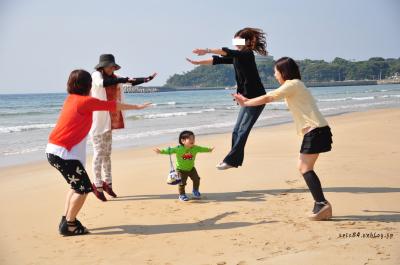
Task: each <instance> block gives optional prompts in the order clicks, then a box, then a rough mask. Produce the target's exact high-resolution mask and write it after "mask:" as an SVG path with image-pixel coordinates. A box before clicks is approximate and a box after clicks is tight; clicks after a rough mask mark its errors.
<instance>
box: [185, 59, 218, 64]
mask: <svg viewBox="0 0 400 265" xmlns="http://www.w3.org/2000/svg"><path fill="white" fill-rule="evenodd" d="M186 61H188V62H189V63H191V64H194V65H212V64H213V59H212V58H210V59H206V60H200V61H196V60H191V59H189V58H186Z"/></svg>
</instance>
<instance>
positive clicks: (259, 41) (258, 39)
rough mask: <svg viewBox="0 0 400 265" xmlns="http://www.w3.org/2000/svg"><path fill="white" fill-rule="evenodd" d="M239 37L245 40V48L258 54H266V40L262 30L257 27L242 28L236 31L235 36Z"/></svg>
mask: <svg viewBox="0 0 400 265" xmlns="http://www.w3.org/2000/svg"><path fill="white" fill-rule="evenodd" d="M236 37H240V38H242V39H245V40H246V48H247V49H250V50H253V51H255V52H256V53H258V54H260V55H263V56H265V55H267V54H268V52H267V40H266V37H265V33H264V31H262V29H257V28H243V29H241V30H239V31H238V32H236V34H235V38H236Z"/></svg>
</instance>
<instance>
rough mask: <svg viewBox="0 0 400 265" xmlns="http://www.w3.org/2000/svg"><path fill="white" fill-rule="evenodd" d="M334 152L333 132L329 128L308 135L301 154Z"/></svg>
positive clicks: (315, 130)
mask: <svg viewBox="0 0 400 265" xmlns="http://www.w3.org/2000/svg"><path fill="white" fill-rule="evenodd" d="M331 150H332V132H331V128H330V127H329V126H325V127H320V128H315V129H314V130H312V131H310V132H308V133H306V134H305V135H304V138H303V142H302V143H301V149H300V153H301V154H319V153H324V152H329V151H331Z"/></svg>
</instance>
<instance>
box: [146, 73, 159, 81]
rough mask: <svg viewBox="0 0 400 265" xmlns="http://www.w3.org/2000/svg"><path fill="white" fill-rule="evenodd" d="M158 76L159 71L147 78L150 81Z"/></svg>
mask: <svg viewBox="0 0 400 265" xmlns="http://www.w3.org/2000/svg"><path fill="white" fill-rule="evenodd" d="M156 76H157V73H153V74H152V75H151V76H149V77H147V78H146V82H149V81H151V80H153V79H154V77H156Z"/></svg>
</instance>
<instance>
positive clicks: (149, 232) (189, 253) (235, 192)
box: [0, 109, 400, 265]
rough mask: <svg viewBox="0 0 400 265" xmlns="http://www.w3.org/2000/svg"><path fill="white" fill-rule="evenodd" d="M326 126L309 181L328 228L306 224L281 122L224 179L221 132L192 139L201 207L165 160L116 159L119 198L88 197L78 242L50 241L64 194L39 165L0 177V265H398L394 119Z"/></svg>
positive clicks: (133, 152)
mask: <svg viewBox="0 0 400 265" xmlns="http://www.w3.org/2000/svg"><path fill="white" fill-rule="evenodd" d="M327 119H328V122H329V123H330V126H331V127H332V132H333V134H334V145H333V146H334V149H333V151H332V152H330V153H327V154H323V155H321V158H320V159H319V162H318V163H317V167H316V172H317V173H318V175H319V176H320V178H321V181H322V184H323V187H324V191H325V194H326V197H327V199H328V200H329V201H330V202H331V203H332V205H333V215H334V217H333V219H332V220H331V221H325V222H311V221H309V220H308V219H307V218H306V214H307V212H308V211H310V210H311V207H312V204H313V200H312V197H311V194H310V193H309V192H308V189H307V188H306V185H305V183H304V181H303V178H302V177H301V176H300V174H299V173H298V171H297V169H296V160H297V155H298V151H299V147H300V138H299V137H298V136H297V135H296V133H295V129H294V124H292V123H290V124H284V125H279V126H274V127H265V128H257V129H254V130H253V131H252V134H251V135H250V138H249V141H248V144H247V146H246V157H245V162H244V166H243V167H241V168H239V169H233V170H227V171H223V172H221V171H217V170H216V169H215V165H216V164H217V163H218V162H219V161H220V160H221V158H223V157H224V155H225V154H226V153H227V151H228V150H229V147H230V146H229V144H230V134H218V135H206V136H198V137H197V139H196V143H197V144H199V145H205V146H215V150H214V152H213V153H211V154H199V155H198V158H197V161H196V168H197V170H198V172H199V174H200V177H201V187H200V190H201V192H202V193H203V196H204V198H203V199H202V200H199V201H189V202H187V203H184V202H180V201H178V200H177V187H175V186H169V185H167V184H166V182H165V180H166V175H167V174H168V170H169V162H168V156H162V155H156V154H155V153H154V152H153V151H152V149H153V148H152V147H149V148H136V149H130V150H115V151H114V153H113V178H114V183H113V186H114V189H115V191H116V193H117V194H118V195H119V197H118V198H116V199H111V200H109V201H108V202H101V201H99V200H98V199H96V198H95V197H94V195H93V194H90V195H89V197H88V200H87V203H86V204H85V206H84V208H83V210H82V212H81V214H80V216H78V218H79V219H80V220H81V221H82V223H83V224H84V225H86V226H87V227H88V228H89V229H90V231H91V234H89V235H86V236H78V237H68V238H66V237H62V236H60V235H59V234H58V232H57V225H58V223H59V221H60V218H61V215H62V211H63V207H64V199H65V194H66V191H67V190H68V186H67V184H66V183H65V181H64V180H63V178H62V176H61V175H60V174H59V173H58V172H57V171H56V170H55V169H54V168H52V167H50V165H49V164H48V163H47V162H40V163H34V164H27V165H21V166H14V167H7V168H0V187H1V188H2V191H1V193H0V202H1V218H0V231H1V233H0V264H2V265H20V264H21V265H22V264H32V265H33V264H38V265H39V264H40V265H45V264H52V265H54V264H56V265H64V264H85V265H86V264H96V265H103V264H114V265H119V264H121V265H125V264H135V265H136V264H149V265H150V264H152V265H153V264H154V265H158V264H163V265H167V264H169V265H172V264H174V265H175V264H193V265H197V264H199V265H206V264H207V265H216V264H218V265H223V264H227V265H228V264H235V265H236V264H240V265H245V264H247V265H249V264H307V265H310V264H330V265H331V264H368V265H370V264H400V207H399V202H400V178H399V177H400V163H399V161H400V140H399V135H400V134H399V132H400V109H384V110H371V111H368V112H360V113H350V114H343V115H339V116H333V117H328V118H327ZM169 145H176V143H175V142H171V143H165V144H164V145H161V146H159V147H167V146H169ZM43 156H44V154H43ZM88 161H89V162H90V161H91V158H89V159H88ZM88 164H90V163H88ZM87 170H88V172H91V167H90V166H89V165H88V167H87ZM89 175H90V176H91V177H92V174H89ZM188 182H189V184H188V186H187V191H191V181H188ZM349 235H350V236H349ZM353 235H355V236H353Z"/></svg>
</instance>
